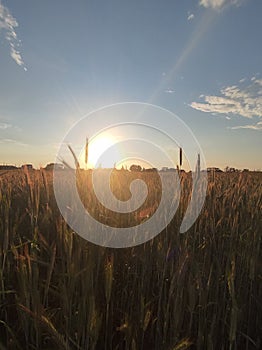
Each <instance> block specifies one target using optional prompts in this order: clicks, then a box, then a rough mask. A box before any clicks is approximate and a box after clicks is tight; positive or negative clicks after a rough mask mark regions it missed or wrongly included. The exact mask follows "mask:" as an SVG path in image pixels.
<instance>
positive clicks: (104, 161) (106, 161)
mask: <svg viewBox="0 0 262 350" xmlns="http://www.w3.org/2000/svg"><path fill="white" fill-rule="evenodd" d="M115 143H116V140H115V139H114V138H113V137H112V136H110V135H108V134H107V133H100V134H99V135H97V136H94V137H92V138H90V139H89V140H88V157H87V158H88V162H87V168H89V169H92V168H98V167H103V168H110V167H113V166H114V164H115V163H116V162H117V155H116V154H115V153H116V152H115V151H114V152H109V156H107V157H105V155H104V156H103V154H104V153H105V152H106V151H107V150H108V149H110V147H112V146H113V145H114V144H115ZM85 158H86V150H85V149H83V151H82V152H81V155H80V159H81V163H82V164H85Z"/></svg>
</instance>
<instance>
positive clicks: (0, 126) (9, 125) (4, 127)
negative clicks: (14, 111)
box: [0, 122, 12, 130]
mask: <svg viewBox="0 0 262 350" xmlns="http://www.w3.org/2000/svg"><path fill="white" fill-rule="evenodd" d="M11 127H12V125H11V124H8V123H2V122H0V130H5V129H8V128H11Z"/></svg>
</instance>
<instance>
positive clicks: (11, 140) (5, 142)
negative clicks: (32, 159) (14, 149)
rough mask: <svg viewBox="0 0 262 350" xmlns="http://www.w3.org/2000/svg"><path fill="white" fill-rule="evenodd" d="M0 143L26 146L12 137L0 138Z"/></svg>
mask: <svg viewBox="0 0 262 350" xmlns="http://www.w3.org/2000/svg"><path fill="white" fill-rule="evenodd" d="M0 144H5V145H17V146H28V144H27V143H23V142H20V141H18V140H14V139H0Z"/></svg>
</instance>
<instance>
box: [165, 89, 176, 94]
mask: <svg viewBox="0 0 262 350" xmlns="http://www.w3.org/2000/svg"><path fill="white" fill-rule="evenodd" d="M165 92H166V93H167V94H173V93H174V92H175V90H173V89H166V90H165Z"/></svg>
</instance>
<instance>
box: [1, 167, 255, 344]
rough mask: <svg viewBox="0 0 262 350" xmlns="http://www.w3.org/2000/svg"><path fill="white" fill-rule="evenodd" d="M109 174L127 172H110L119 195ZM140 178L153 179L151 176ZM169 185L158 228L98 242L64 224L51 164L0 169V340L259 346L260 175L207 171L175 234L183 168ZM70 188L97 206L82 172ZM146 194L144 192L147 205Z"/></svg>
mask: <svg viewBox="0 0 262 350" xmlns="http://www.w3.org/2000/svg"><path fill="white" fill-rule="evenodd" d="M121 176H122V177H123V176H125V177H126V176H127V177H128V176H129V177H131V176H134V174H132V175H128V174H126V175H120V173H119V175H117V174H115V175H114V178H113V180H112V181H113V183H112V188H114V190H115V191H116V192H117V191H118V196H119V198H122V199H125V198H126V197H127V196H128V193H126V192H125V191H124V190H123V191H122V190H121V186H120V187H119V185H118V184H119V183H121V181H123V178H122V180H121ZM145 176H146V181H147V182H148V184H149V185H150V186H153V187H154V188H156V189H158V185H157V181H158V180H157V177H154V175H152V174H151V173H147V174H146V175H145ZM129 180H130V178H129V179H128V181H129ZM155 182H156V183H155ZM181 183H182V196H181V199H180V205H179V208H178V210H177V213H176V215H175V217H174V219H173V220H172V221H171V223H170V224H169V225H168V226H167V228H166V229H165V230H164V231H163V232H161V233H160V234H159V235H158V236H157V237H155V238H154V239H153V240H151V241H149V242H147V243H145V244H143V245H139V246H136V247H132V248H125V249H110V248H105V247H100V246H96V245H94V244H92V243H90V242H88V241H85V240H84V239H82V238H81V237H80V236H78V235H77V234H76V233H74V232H72V230H71V229H70V227H69V226H68V225H67V224H66V222H65V221H64V219H63V218H62V216H61V215H60V212H59V210H58V208H57V205H56V201H55V198H54V193H53V188H52V172H50V171H45V170H39V171H22V170H21V171H20V170H18V171H7V172H2V173H0V215H1V220H0V281H1V286H0V349H23V350H24V349H98V350H111V349H115V350H116V349H119V350H122V349H130V350H142V349H146V350H147V349H152V350H154V349H156V350H185V349H199V350H203V349H210V350H213V349H214V350H227V349H237V350H239V349H240V350H241V349H261V347H262V336H261V335H262V312H261V311H262V310H261V309H262V303H261V301H262V283H261V278H262V274H261V271H262V264H261V233H262V218H261V207H262V173H255V172H247V173H232V174H231V173H230V174H228V173H217V174H215V177H214V178H211V177H210V178H209V183H208V191H207V197H206V201H205V205H204V207H203V209H202V212H201V214H200V216H199V218H198V220H197V221H196V222H195V224H194V225H193V226H192V227H191V228H190V229H189V231H188V232H186V233H184V234H180V233H179V226H180V223H181V220H182V218H183V214H184V212H185V209H186V207H187V203H188V200H189V197H190V189H191V181H190V176H189V174H181ZM81 186H83V188H84V189H85V190H83V198H84V199H86V201H87V204H88V203H89V205H90V210H91V211H92V210H93V215H94V216H96V215H98V214H99V213H100V207H99V205H92V203H93V202H92V200H94V199H92V200H91V202H90V198H92V193H91V189H90V183H89V182H88V176H87V177H86V176H84V175H83V176H80V178H79V183H78V187H79V188H80V190H81ZM90 193H91V194H90ZM85 194H87V196H85ZM90 196H91V197H90ZM84 199H83V202H84ZM157 201H158V195H157V196H156V197H154V195H153V194H152V197H149V199H148V202H147V205H149V206H152V205H154V204H155V202H157ZM90 203H91V204H90ZM104 216H105V217H110V215H108V213H107V215H104ZM136 219H137V220H138V218H137V216H132V217H131V216H129V217H128V218H124V219H123V220H136ZM143 219H144V218H143ZM109 220H110V219H109ZM121 220H122V219H121V218H120V217H119V218H118V220H117V222H118V224H119V222H120V223H122V222H121ZM140 220H142V218H140ZM128 222H129V224H130V221H128ZM105 223H106V224H108V222H105ZM109 223H110V224H112V223H111V222H109ZM123 225H128V223H126V221H125V223H124V221H123Z"/></svg>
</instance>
